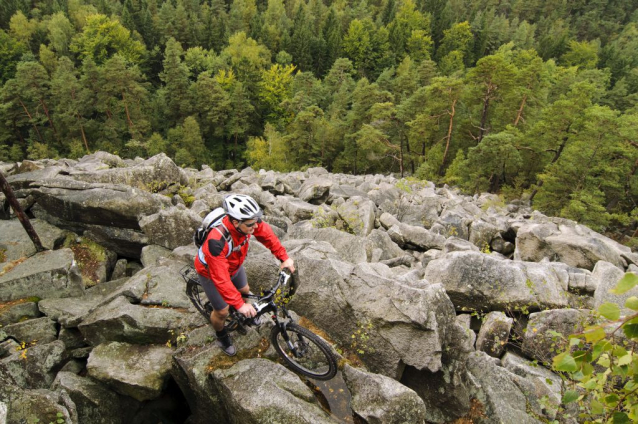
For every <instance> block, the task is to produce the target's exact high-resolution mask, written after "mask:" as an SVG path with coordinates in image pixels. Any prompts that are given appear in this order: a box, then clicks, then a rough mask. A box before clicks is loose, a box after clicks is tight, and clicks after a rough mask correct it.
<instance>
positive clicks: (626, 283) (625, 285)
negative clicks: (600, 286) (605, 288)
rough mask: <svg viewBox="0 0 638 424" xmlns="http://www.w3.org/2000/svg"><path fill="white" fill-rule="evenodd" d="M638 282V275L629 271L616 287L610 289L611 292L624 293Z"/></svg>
mask: <svg viewBox="0 0 638 424" xmlns="http://www.w3.org/2000/svg"><path fill="white" fill-rule="evenodd" d="M636 284H638V275H636V274H634V273H631V272H628V273H626V274H625V276H624V277H623V278H621V279H620V281H618V283H617V284H616V287H614V288H613V289H611V290H609V292H610V293H613V294H623V293H625V292H627V291H629V290H631V289H633V288H634V286H635V285H636Z"/></svg>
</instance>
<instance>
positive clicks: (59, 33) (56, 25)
mask: <svg viewBox="0 0 638 424" xmlns="http://www.w3.org/2000/svg"><path fill="white" fill-rule="evenodd" d="M47 30H48V33H49V41H50V42H51V47H52V48H53V49H54V50H55V51H56V52H57V53H58V54H60V55H64V56H68V55H69V54H70V46H71V40H72V39H73V36H74V35H75V28H73V24H71V21H69V19H68V18H67V17H66V16H65V15H64V13H62V12H58V13H56V14H55V15H53V16H52V17H51V19H50V20H49V22H48V23H47Z"/></svg>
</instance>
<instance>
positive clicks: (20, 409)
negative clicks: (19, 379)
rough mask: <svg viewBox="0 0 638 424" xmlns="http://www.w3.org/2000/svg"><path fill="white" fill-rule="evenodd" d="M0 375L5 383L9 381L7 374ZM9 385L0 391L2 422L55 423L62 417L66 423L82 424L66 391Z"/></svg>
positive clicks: (0, 415) (0, 419)
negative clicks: (6, 378) (29, 388)
mask: <svg viewBox="0 0 638 424" xmlns="http://www.w3.org/2000/svg"><path fill="white" fill-rule="evenodd" d="M0 377H3V379H2V381H3V383H5V382H6V383H9V382H8V381H6V380H5V379H4V377H5V376H0ZM3 385H4V384H3ZM7 386H8V387H6V389H5V390H3V393H0V422H2V423H20V424H21V423H37V422H42V423H55V422H56V421H57V420H58V419H62V420H64V422H65V423H66V424H80V422H79V421H78V419H77V415H76V413H75V405H73V401H71V400H70V399H68V397H67V396H65V394H64V393H60V392H54V391H50V390H45V389H37V390H22V389H19V388H16V387H14V386H12V385H11V384H7ZM60 417H61V418H60Z"/></svg>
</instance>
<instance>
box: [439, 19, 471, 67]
mask: <svg viewBox="0 0 638 424" xmlns="http://www.w3.org/2000/svg"><path fill="white" fill-rule="evenodd" d="M473 41H474V35H472V29H471V27H470V24H469V22H467V21H465V22H459V23H457V24H454V25H452V27H451V28H450V29H446V30H445V31H443V40H442V41H441V45H440V46H439V48H438V50H437V51H436V55H437V57H438V58H439V60H440V59H443V58H444V57H446V56H447V55H448V54H450V53H452V52H454V51H456V52H459V53H460V54H462V56H463V60H464V63H465V64H466V65H469V64H470V63H471V62H472V57H471V46H472V44H473Z"/></svg>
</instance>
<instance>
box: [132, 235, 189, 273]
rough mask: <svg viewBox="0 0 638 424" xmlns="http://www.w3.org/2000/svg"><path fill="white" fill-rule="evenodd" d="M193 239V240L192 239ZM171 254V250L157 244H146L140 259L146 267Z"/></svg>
mask: <svg viewBox="0 0 638 424" xmlns="http://www.w3.org/2000/svg"><path fill="white" fill-rule="evenodd" d="M191 241H192V240H191ZM170 254H171V250H169V249H167V248H165V247H162V246H158V245H156V244H152V245H149V246H144V247H143V248H142V256H141V257H140V261H141V262H142V265H143V266H144V267H150V266H153V265H156V264H157V260H158V259H160V258H167V257H169V256H170Z"/></svg>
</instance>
